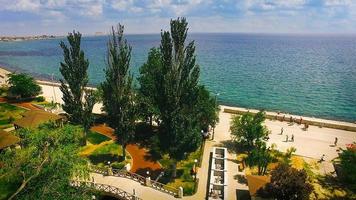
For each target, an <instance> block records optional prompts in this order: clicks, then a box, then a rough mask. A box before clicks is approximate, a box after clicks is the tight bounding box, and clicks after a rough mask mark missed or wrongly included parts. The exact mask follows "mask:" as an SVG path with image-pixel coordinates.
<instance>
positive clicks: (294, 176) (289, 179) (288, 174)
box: [257, 164, 313, 200]
mask: <svg viewBox="0 0 356 200" xmlns="http://www.w3.org/2000/svg"><path fill="white" fill-rule="evenodd" d="M307 180H308V175H307V173H306V172H305V171H304V170H297V169H294V168H292V167H290V166H289V165H287V164H281V165H279V166H278V167H277V168H276V169H275V170H274V171H272V176H271V182H270V183H267V184H266V186H265V187H264V188H261V189H259V190H258V191H257V194H258V195H259V196H261V197H263V198H273V199H276V200H284V199H289V200H307V199H309V195H310V194H311V192H312V191H313V186H312V185H311V184H310V183H308V182H307Z"/></svg>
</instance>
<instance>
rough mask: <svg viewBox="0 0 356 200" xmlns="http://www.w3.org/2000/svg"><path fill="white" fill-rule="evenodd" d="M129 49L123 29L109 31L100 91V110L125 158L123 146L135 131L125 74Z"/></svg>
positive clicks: (128, 79) (127, 74)
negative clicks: (115, 136) (101, 92)
mask: <svg viewBox="0 0 356 200" xmlns="http://www.w3.org/2000/svg"><path fill="white" fill-rule="evenodd" d="M131 49H132V48H131V46H129V45H128V44H127V41H126V40H125V39H124V26H122V25H121V24H119V25H118V27H117V30H116V31H115V29H114V27H112V33H111V38H110V40H109V42H108V51H107V66H106V69H105V78H106V79H105V81H104V82H103V83H102V84H101V88H102V91H103V105H104V107H103V110H104V111H105V112H106V113H107V115H108V123H109V125H110V126H111V127H112V128H113V129H114V130H115V134H116V135H117V138H118V141H119V142H120V144H121V145H122V148H123V158H124V159H125V158H126V152H125V149H126V145H127V144H128V142H129V141H130V140H131V139H132V136H133V133H134V128H135V119H136V112H135V105H134V97H135V95H134V93H133V89H132V80H133V77H132V75H131V73H130V71H129V68H130V60H131Z"/></svg>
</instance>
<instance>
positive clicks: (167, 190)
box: [91, 166, 179, 196]
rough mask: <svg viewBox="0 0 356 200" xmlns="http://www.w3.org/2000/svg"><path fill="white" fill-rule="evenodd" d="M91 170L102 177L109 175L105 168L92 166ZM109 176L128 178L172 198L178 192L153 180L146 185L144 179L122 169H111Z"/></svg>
mask: <svg viewBox="0 0 356 200" xmlns="http://www.w3.org/2000/svg"><path fill="white" fill-rule="evenodd" d="M91 168H92V171H93V172H95V173H98V174H103V175H106V176H108V175H109V173H108V169H107V168H98V167H95V166H92V167H91ZM110 175H111V176H116V177H123V178H128V179H131V180H133V181H136V182H139V183H141V184H144V185H146V186H148V187H151V188H153V189H155V190H158V191H161V192H164V193H167V194H169V195H172V196H178V192H179V190H178V189H177V188H174V187H170V186H167V185H165V184H163V183H160V182H158V181H154V180H150V184H147V183H146V177H144V176H141V175H139V174H135V173H132V172H129V171H126V170H124V169H121V170H118V169H112V174H110Z"/></svg>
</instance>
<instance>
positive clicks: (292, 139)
mask: <svg viewBox="0 0 356 200" xmlns="http://www.w3.org/2000/svg"><path fill="white" fill-rule="evenodd" d="M290 141H292V142H294V135H293V134H292V137H291V138H290Z"/></svg>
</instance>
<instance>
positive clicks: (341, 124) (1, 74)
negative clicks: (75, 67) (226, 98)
mask: <svg viewBox="0 0 356 200" xmlns="http://www.w3.org/2000/svg"><path fill="white" fill-rule="evenodd" d="M11 72H12V71H11V70H8V69H7V68H6V67H3V66H0V84H3V83H4V82H5V81H6V78H5V77H6V74H8V73H11ZM35 79H36V81H37V83H38V84H39V85H40V86H41V87H42V92H43V93H42V96H44V97H45V99H46V100H47V101H49V102H51V101H53V102H56V103H60V104H62V103H63V101H62V92H61V91H60V89H59V86H60V83H59V82H52V81H49V80H45V79H38V78H37V77H35ZM91 88H94V87H91ZM101 106H102V104H100V103H97V104H95V106H94V109H93V113H95V114H101V113H103V112H102V111H101ZM220 109H221V111H223V112H226V113H230V114H242V113H246V112H251V113H256V112H258V110H257V109H248V108H242V107H237V106H226V105H222V104H220ZM266 115H267V118H269V119H276V118H277V119H278V120H281V119H282V118H283V116H285V117H284V118H285V120H283V121H285V122H288V121H289V119H290V117H292V118H294V119H296V120H299V119H300V118H302V119H303V121H304V122H307V123H308V124H309V125H315V126H319V127H328V128H336V129H342V130H348V131H355V132H356V123H353V122H347V121H341V120H330V119H322V118H315V117H308V116H302V115H295V114H289V113H277V112H273V111H266Z"/></svg>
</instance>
